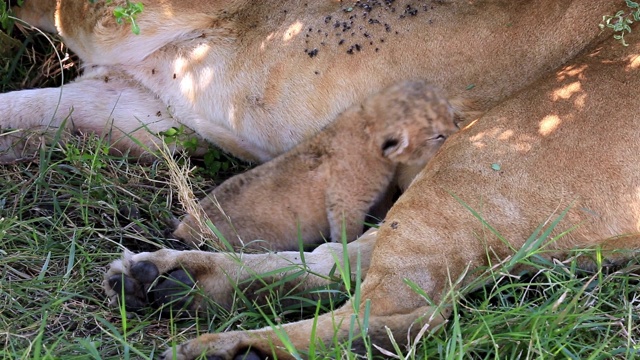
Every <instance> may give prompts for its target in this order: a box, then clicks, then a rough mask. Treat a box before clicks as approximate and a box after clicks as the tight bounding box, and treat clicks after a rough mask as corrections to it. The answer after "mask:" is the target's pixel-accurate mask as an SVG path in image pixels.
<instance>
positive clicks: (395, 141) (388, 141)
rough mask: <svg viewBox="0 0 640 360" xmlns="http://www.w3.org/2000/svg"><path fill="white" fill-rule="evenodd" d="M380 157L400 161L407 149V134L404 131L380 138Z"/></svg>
mask: <svg viewBox="0 0 640 360" xmlns="http://www.w3.org/2000/svg"><path fill="white" fill-rule="evenodd" d="M380 147H381V150H382V155H383V156H384V157H386V158H389V159H391V160H396V161H398V160H401V158H403V157H407V156H406V155H405V156H403V155H404V153H405V152H406V150H407V148H408V147H409V134H408V132H407V130H406V129H404V130H402V131H396V132H393V133H389V134H386V135H385V136H384V137H383V138H382V145H381V146H380Z"/></svg>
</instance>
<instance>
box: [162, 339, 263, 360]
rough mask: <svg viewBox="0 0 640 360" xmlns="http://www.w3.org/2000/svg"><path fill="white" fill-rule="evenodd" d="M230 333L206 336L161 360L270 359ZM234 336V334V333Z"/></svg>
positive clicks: (172, 349)
mask: <svg viewBox="0 0 640 360" xmlns="http://www.w3.org/2000/svg"><path fill="white" fill-rule="evenodd" d="M227 334H229V333H221V334H206V335H203V336H201V337H199V338H197V339H194V340H191V341H188V342H186V343H184V344H181V345H177V346H175V347H174V348H171V349H169V350H167V351H165V352H164V353H163V354H162V355H161V356H160V360H192V359H197V358H203V359H207V360H264V359H267V358H269V357H268V356H265V355H262V354H261V353H260V352H258V351H255V350H253V349H251V348H249V347H246V346H244V344H243V341H242V340H241V339H240V338H243V336H242V335H241V334H238V335H240V336H239V337H238V338H239V339H234V338H233V336H228V335H227ZM232 334H234V333H232Z"/></svg>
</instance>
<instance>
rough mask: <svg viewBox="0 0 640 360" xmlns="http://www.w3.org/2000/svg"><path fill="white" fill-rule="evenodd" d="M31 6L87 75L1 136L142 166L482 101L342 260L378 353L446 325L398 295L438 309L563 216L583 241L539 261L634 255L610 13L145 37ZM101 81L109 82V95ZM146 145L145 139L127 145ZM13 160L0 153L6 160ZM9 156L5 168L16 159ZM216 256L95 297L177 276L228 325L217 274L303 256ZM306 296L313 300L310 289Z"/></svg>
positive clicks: (635, 200)
mask: <svg viewBox="0 0 640 360" xmlns="http://www.w3.org/2000/svg"><path fill="white" fill-rule="evenodd" d="M26 3H27V5H28V8H27V9H28V10H25V11H24V12H22V13H20V14H19V15H20V16H24V17H25V18H28V19H33V21H42V24H44V25H50V22H51V19H54V20H53V21H55V26H56V29H57V30H58V31H59V32H60V33H61V34H63V36H64V37H65V40H66V41H67V42H68V43H69V44H70V45H71V47H72V48H73V49H74V50H76V51H78V53H79V54H80V56H81V57H82V58H83V59H84V60H85V61H86V64H87V72H86V73H85V75H84V76H83V77H82V78H81V79H79V80H77V81H76V82H74V83H72V84H69V85H68V86H67V87H66V88H65V90H64V91H63V95H62V101H61V103H60V111H59V113H57V114H55V113H54V112H53V110H52V109H55V105H56V104H57V99H58V97H59V92H58V91H57V90H54V89H40V90H31V91H21V92H14V93H8V94H1V95H0V104H2V106H3V111H2V113H1V115H0V116H1V118H0V127H2V128H7V127H9V128H27V129H30V128H37V127H39V126H42V127H46V126H52V127H54V128H55V127H58V126H60V125H61V121H62V119H64V118H65V117H67V115H68V111H69V109H71V108H72V107H73V109H74V113H73V114H72V117H73V120H74V121H73V123H74V124H75V125H76V126H78V127H79V128H81V130H82V131H85V132H86V131H95V132H97V133H101V134H111V135H112V139H114V140H118V141H117V142H116V143H115V144H114V150H116V151H121V152H124V151H131V152H132V153H133V154H136V155H142V154H143V153H144V152H145V149H142V148H140V147H139V146H137V145H136V142H133V141H129V139H128V138H127V135H130V136H134V137H137V138H138V139H139V140H140V141H141V142H142V143H143V144H147V145H152V144H154V142H156V141H158V139H157V138H156V137H155V135H154V132H157V131H159V130H165V129H166V128H167V127H170V126H174V124H179V123H182V124H184V125H186V126H187V127H189V128H192V129H193V130H194V131H195V132H196V133H197V134H199V135H200V136H202V137H203V138H204V139H207V140H209V141H212V142H214V143H216V144H218V145H220V146H222V147H223V148H224V149H226V150H228V151H230V152H232V153H234V154H236V155H238V156H244V157H246V158H253V159H259V160H267V159H270V158H273V157H275V156H276V155H278V154H281V153H282V152H284V151H286V150H288V149H290V148H292V147H293V146H295V145H296V144H298V143H299V142H300V141H301V140H302V139H304V138H307V137H309V136H311V135H312V134H314V133H316V132H317V131H319V129H321V128H323V127H324V126H325V125H326V124H327V123H328V122H329V121H330V120H331V119H333V118H334V117H335V116H336V115H337V114H338V113H340V112H341V111H343V110H344V109H346V108H347V107H348V106H350V105H352V104H354V103H357V102H360V101H362V100H363V99H365V98H366V97H367V96H368V95H370V94H372V93H375V92H377V91H379V90H380V89H382V88H384V87H386V86H388V85H389V84H391V83H395V82H398V81H401V80H406V79H410V78H424V79H427V80H428V81H429V82H431V83H433V84H435V85H436V86H439V87H441V88H443V89H444V91H445V95H446V96H447V97H474V98H477V99H478V104H479V105H480V106H481V107H482V109H483V110H489V111H488V113H487V114H485V115H484V116H483V117H482V118H480V119H479V120H478V121H476V122H474V123H473V124H472V125H470V126H468V127H466V128H465V129H464V130H462V131H460V132H458V133H457V134H455V135H454V136H452V137H451V138H450V139H449V140H448V141H447V142H446V143H445V145H444V146H443V147H442V148H441V150H440V152H439V153H438V155H437V156H435V157H434V159H433V160H432V161H431V162H430V163H429V165H428V166H427V167H426V168H425V169H424V170H423V171H422V172H421V173H420V175H419V177H418V178H416V179H415V180H414V181H413V182H412V184H411V186H410V187H409V188H408V190H407V191H406V193H405V194H404V195H403V196H402V197H401V198H400V200H399V201H398V202H397V203H396V204H395V205H394V207H393V208H392V210H391V211H390V213H389V215H388V216H387V218H386V221H385V223H384V225H383V226H382V227H381V229H380V230H379V232H378V233H377V234H376V232H375V231H372V232H370V233H368V234H366V236H364V237H361V238H360V239H358V240H356V241H354V242H352V243H350V244H348V247H347V251H348V252H349V254H347V255H348V256H349V258H350V259H351V260H353V259H354V258H357V254H358V253H360V254H361V258H362V261H363V263H365V264H367V267H365V272H366V278H365V281H364V283H363V285H362V294H361V301H362V303H361V304H355V307H356V308H358V309H363V308H364V304H365V303H364V302H365V301H370V309H371V310H370V314H369V316H370V319H369V336H370V337H371V341H372V343H374V344H377V345H380V346H382V347H388V346H389V339H388V336H387V335H386V333H385V331H384V330H385V327H388V328H389V330H390V331H391V332H392V333H393V334H394V335H395V339H396V340H398V341H403V340H404V339H406V338H407V333H408V332H409V331H410V329H412V331H414V332H415V331H416V330H417V329H419V328H420V326H421V325H424V324H429V325H430V326H434V325H436V324H437V323H439V322H442V321H443V320H444V319H445V318H446V316H447V315H448V313H447V312H446V311H443V312H439V311H437V309H433V308H431V307H429V306H428V304H426V302H425V301H424V299H423V298H422V297H421V296H419V295H417V294H416V293H414V292H413V291H412V290H411V289H410V288H409V287H408V286H407V285H406V282H405V279H409V280H411V281H413V282H415V283H416V284H417V285H419V286H420V287H421V288H422V289H424V291H425V292H426V294H427V295H429V297H430V298H431V299H433V300H434V301H435V302H438V301H440V300H442V297H443V294H444V293H446V292H447V291H448V290H450V288H451V285H450V279H457V278H462V279H463V283H467V282H469V281H471V280H472V279H473V277H472V276H470V275H467V276H465V270H466V269H469V268H471V269H472V268H475V267H478V266H485V265H488V264H489V263H495V262H496V261H499V260H502V259H504V258H506V257H508V256H509V255H511V254H512V253H513V251H514V249H518V248H520V247H521V246H522V245H523V241H524V240H525V239H526V238H527V237H529V236H530V235H531V234H532V233H533V232H534V230H535V229H536V228H537V226H538V225H539V224H540V223H543V222H545V221H546V220H547V219H548V218H549V216H553V215H554V214H558V212H559V211H560V210H562V209H566V208H569V207H570V211H569V212H568V214H567V216H566V217H565V218H564V220H563V221H562V222H561V223H560V224H559V227H558V230H557V231H556V234H557V233H558V232H560V231H563V230H567V229H569V228H571V227H572V226H575V225H578V227H577V229H575V230H573V231H572V232H570V233H569V234H567V235H565V236H563V237H560V238H559V239H558V240H557V241H555V242H553V243H550V244H548V245H547V250H549V251H548V252H546V253H545V256H547V257H548V258H552V257H554V258H555V257H558V258H562V257H564V256H565V254H566V252H567V251H568V250H570V249H572V248H574V247H588V246H602V248H603V249H604V250H605V255H607V258H608V259H609V260H610V261H615V260H616V259H620V258H624V256H625V253H624V252H623V251H622V250H624V249H631V250H636V249H638V247H639V245H640V243H639V240H640V238H639V236H638V232H639V231H640V229H639V226H640V225H639V224H640V215H639V214H640V198H639V195H638V189H639V188H640V165H638V162H637V161H636V160H637V156H638V155H637V154H639V153H640V141H639V140H640V118H639V116H638V113H637V111H636V108H635V105H634V104H637V103H638V100H640V99H639V95H638V91H637V89H638V88H640V76H639V75H640V74H639V73H638V68H639V67H640V65H639V64H640V61H639V60H638V59H639V56H640V55H639V54H640V47H639V46H638V45H637V43H634V42H633V41H636V42H637V41H638V39H637V37H633V36H630V37H629V39H628V41H630V42H632V44H633V45H632V46H630V47H628V48H623V47H621V46H620V45H619V44H618V43H613V42H611V43H609V44H607V45H606V46H604V47H602V48H599V47H594V46H595V45H596V44H597V43H598V42H599V38H598V34H599V30H598V29H597V26H596V24H597V23H598V22H599V21H600V19H601V17H602V15H603V14H606V13H613V12H614V11H615V10H617V9H616V5H617V4H615V3H614V2H611V1H608V0H596V1H582V0H575V1H556V0H531V1H499V0H496V1H490V0H487V1H462V0H461V1H434V2H431V1H429V2H421V3H420V5H427V7H428V9H427V10H426V11H423V10H422V7H420V8H419V12H418V13H417V15H415V16H412V15H410V14H404V13H402V12H403V9H405V6H406V5H407V4H408V2H405V1H395V2H394V4H396V5H395V8H396V9H397V11H396V12H392V11H391V10H390V8H391V7H393V6H391V7H387V8H389V10H387V8H385V7H384V6H382V7H376V8H374V9H373V10H371V11H365V10H364V9H363V8H361V7H359V6H356V5H355V3H347V2H341V1H307V2H304V1H285V0H280V1H269V2H256V1H248V0H245V1H241V0H237V1H224V2H223V1H214V0H210V1H202V0H199V1H196V0H193V1H188V0H185V1H183V0H180V1H178V0H173V1H170V0H156V1H152V0H150V1H147V2H145V5H147V7H146V10H145V12H144V13H143V14H142V15H141V16H140V18H139V20H140V25H141V28H142V29H143V33H142V35H141V36H139V37H136V36H134V35H132V34H131V33H130V31H129V29H128V28H127V27H126V26H124V27H121V26H117V25H116V24H115V23H114V21H113V19H112V18H111V15H110V11H109V9H108V8H106V7H100V8H97V7H91V6H85V5H86V4H87V2H86V1H84V0H58V4H57V11H56V13H55V15H53V14H52V12H53V9H54V8H55V6H54V5H51V4H54V3H56V2H55V1H52V0H44V1H42V2H38V0H26ZM116 3H117V1H116ZM362 3H363V2H361V3H360V4H362ZM36 4H38V5H36ZM39 4H42V5H41V7H39ZM348 7H351V8H352V11H345V10H347V8H348ZM36 10H42V11H36ZM365 12H366V13H367V18H366V19H365V18H364V13H365ZM399 12H400V13H399ZM400 15H404V16H403V17H401V16H400ZM351 16H357V17H354V18H353V19H350V17H351ZM327 19H328V21H327ZM367 19H375V20H378V23H375V22H373V23H369V21H368V20H367ZM352 20H353V24H352V23H351V21H352ZM335 22H338V27H334V23H335ZM385 23H386V24H387V25H389V31H387V29H386V28H385V26H384V24H385ZM343 24H345V25H343ZM145 29H146V30H145ZM343 29H344V31H343ZM318 30H319V32H318ZM325 33H326V34H327V36H326V37H325V36H324V34H325ZM365 33H366V34H367V35H368V36H365ZM635 33H636V32H635V31H634V33H633V34H635ZM352 34H353V35H352ZM340 40H344V42H343V43H342V44H341V43H340ZM382 40H384V42H383V41H382ZM355 45H360V50H359V51H358V50H357V48H356V47H355ZM316 49H317V53H316V52H315V51H314V50H316ZM349 49H351V54H350V53H348V51H349ZM376 49H378V50H377V51H376ZM581 52H584V53H585V54H584V56H582V57H580V58H577V59H574V58H575V57H576V54H578V53H581ZM572 59H574V60H572ZM567 61H570V62H569V63H568V65H565V66H563V67H561V68H560V69H559V70H552V69H556V68H558V67H559V66H560V65H562V64H564V63H566V62H567ZM105 76H107V77H109V78H113V79H114V81H109V82H108V83H105V82H104V81H103V79H104V77H105ZM522 89H524V90H522ZM519 90H522V92H520V93H518V91H519ZM98 95H100V96H98ZM507 98H508V99H507ZM505 99H507V100H506V101H505ZM496 105H497V106H496ZM25 109H27V110H28V111H25ZM158 111H160V112H161V116H156V117H155V118H154V116H155V114H156V113H157V112H158ZM140 125H145V127H146V128H148V129H150V130H151V131H152V132H151V133H149V132H148V131H138V130H137V129H138V128H139V127H140ZM0 139H2V138H0ZM5 139H6V138H5ZM0 141H3V140H0ZM7 143H8V144H7ZM10 144H11V141H5V144H4V145H5V148H6V147H8V145H10ZM28 145H29V144H28V142H27V143H25V149H26V150H28V149H29V146H28ZM17 150H20V149H17ZM17 150H16V149H14V153H13V154H10V155H9V156H21V155H22V154H23V153H22V151H17ZM26 150H25V151H26ZM493 164H497V165H499V170H496V169H498V167H497V166H494V167H493V168H492V165H493ZM408 178H409V179H410V178H411V177H408ZM407 181H408V180H407ZM452 194H456V195H458V196H459V197H460V198H461V199H462V200H464V202H466V203H467V204H469V205H470V206H471V207H473V208H474V209H476V210H477V211H478V212H479V213H480V214H481V215H482V216H483V217H484V218H485V219H486V221H487V222H488V223H489V224H491V225H492V226H493V227H494V228H495V229H497V230H498V231H499V232H500V233H501V234H502V236H503V237H504V239H507V240H508V242H509V243H508V244H506V243H504V242H503V241H501V240H500V239H498V238H497V237H496V236H495V235H494V234H493V233H492V232H491V231H489V230H488V229H487V227H486V226H485V225H483V223H481V222H480V221H478V219H477V218H475V217H474V216H472V215H471V213H470V212H469V211H468V210H467V209H465V208H464V207H463V206H462V205H461V202H460V201H458V200H457V199H456V198H454V197H453V196H452ZM361 241H363V242H361ZM341 249H342V247H341V245H340V244H335V243H327V244H323V245H321V246H320V247H319V248H318V249H316V250H315V251H313V252H312V253H309V254H305V259H310V258H312V259H313V261H314V262H313V264H312V265H313V270H312V271H314V274H320V275H322V274H325V275H326V274H328V273H329V272H330V271H331V269H332V267H333V265H334V259H335V258H338V259H342V257H341V256H337V257H334V256H329V255H328V254H330V253H332V252H335V253H338V254H339V253H340V252H341V251H342V250H341ZM227 256H228V255H225V254H220V253H205V252H176V251H166V250H163V251H159V252H155V253H142V254H136V255H128V256H127V257H125V259H124V260H122V261H118V262H115V263H114V264H113V265H112V267H111V269H110V270H109V272H108V273H107V279H106V280H105V283H104V284H105V289H106V290H107V294H108V295H109V296H110V298H111V299H112V300H115V299H116V298H117V296H119V295H120V294H121V293H120V292H118V291H114V289H113V287H112V285H113V283H114V282H113V281H112V280H113V278H114V277H116V278H119V277H120V276H121V275H125V276H126V277H130V278H131V279H133V281H134V282H135V283H137V282H139V281H141V280H140V279H139V278H136V276H135V273H134V269H135V268H136V265H138V264H142V263H148V264H153V265H154V266H155V267H156V268H157V269H158V270H159V271H160V272H161V273H166V272H169V271H172V270H174V269H185V270H187V271H189V272H190V273H192V274H194V279H195V280H196V281H197V284H198V286H200V287H201V288H202V289H203V291H205V292H206V293H207V294H209V295H210V296H211V297H213V298H217V299H221V303H222V304H224V305H228V304H229V302H228V301H229V299H230V298H231V296H230V291H232V289H233V287H232V286H231V285H230V282H229V281H230V280H229V278H227V276H226V274H233V275H235V276H237V279H238V280H240V279H243V278H247V277H248V274H250V273H252V272H258V273H262V272H265V273H266V272H269V271H270V270H274V269H276V268H278V267H281V266H282V264H283V263H286V264H290V263H291V262H293V263H296V262H300V254H299V253H298V252H284V253H281V254H264V255H259V254H254V255H247V254H243V255H241V256H240V259H242V260H243V261H246V262H242V263H240V264H239V263H238V262H236V261H230V260H226V261H225V259H228V257H227ZM367 269H368V271H367ZM283 276H286V274H284V275H283ZM154 280H155V279H154ZM234 280H235V279H234ZM313 281H317V282H320V283H321V281H320V280H318V279H316V278H315V275H314V276H311V282H313ZM143 285H145V287H146V286H150V283H149V284H143ZM127 295H128V294H127ZM196 300H197V299H196ZM225 301H226V302H225ZM197 304H198V301H195V303H194V305H197ZM353 308H354V306H353V304H347V305H345V306H344V307H342V308H340V309H338V310H336V311H334V312H332V313H331V314H326V315H323V316H320V317H319V318H318V319H317V322H314V321H313V320H307V321H301V322H296V323H292V324H287V325H284V326H283V327H282V329H283V330H284V331H286V332H287V334H288V336H289V338H290V339H291V342H292V344H293V345H294V346H295V347H296V348H298V349H301V350H304V349H306V348H308V346H309V340H310V337H311V334H312V333H314V332H315V335H316V338H317V340H318V341H322V342H324V343H325V344H327V345H330V344H332V341H331V339H332V337H333V336H334V335H335V336H337V337H339V338H340V339H345V338H346V337H347V336H348V326H349V324H350V322H351V321H350V318H351V316H352V315H353ZM336 326H338V329H337V330H338V331H337V334H335V333H334V329H335V327H336ZM270 344H274V345H275V347H271V346H270ZM279 345H280V344H279V342H278V340H277V339H276V336H275V335H274V332H273V330H272V329H269V328H267V329H262V330H257V331H250V332H226V333H220V334H208V335H203V336H201V337H199V338H197V339H195V340H193V341H190V342H188V343H186V344H183V345H180V346H179V347H178V348H177V349H176V353H177V358H178V359H181V360H184V359H194V358H196V357H198V356H200V355H201V354H203V353H207V354H209V355H213V356H215V355H218V356H220V358H222V359H233V358H234V357H235V355H236V354H237V352H238V351H240V350H243V349H246V348H247V347H252V348H253V349H254V350H255V351H257V352H260V353H271V352H272V351H275V352H276V353H277V355H278V358H280V359H288V358H291V355H290V354H288V353H287V352H286V351H285V350H284V349H283V348H282V347H279ZM354 346H355V347H356V348H358V346H359V344H358V343H357V342H356V343H354ZM165 358H170V353H167V354H166V355H165Z"/></svg>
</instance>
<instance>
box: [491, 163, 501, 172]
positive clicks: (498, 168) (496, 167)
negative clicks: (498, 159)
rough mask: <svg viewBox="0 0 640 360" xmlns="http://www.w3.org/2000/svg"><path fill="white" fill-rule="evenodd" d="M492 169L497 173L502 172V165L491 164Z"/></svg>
mask: <svg viewBox="0 0 640 360" xmlns="http://www.w3.org/2000/svg"><path fill="white" fill-rule="evenodd" d="M491 169H493V170H495V171H500V164H497V163H493V164H491Z"/></svg>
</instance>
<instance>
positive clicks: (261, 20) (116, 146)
mask: <svg viewBox="0 0 640 360" xmlns="http://www.w3.org/2000/svg"><path fill="white" fill-rule="evenodd" d="M118 5H121V6H126V1H125V0H114V1H109V2H107V1H95V2H93V4H92V2H90V1H88V0H25V1H24V4H23V5H22V7H14V8H13V9H14V11H15V14H16V15H17V16H18V17H20V18H22V19H24V20H25V21H27V22H29V23H31V24H33V25H35V26H39V27H40V28H42V29H45V30H48V31H52V32H58V33H59V34H60V35H61V36H62V37H63V39H64V41H65V42H66V44H67V45H68V46H69V47H70V48H71V49H72V50H73V51H75V52H76V53H77V54H78V55H79V56H80V58H81V59H82V61H83V68H84V74H83V75H82V76H81V77H80V78H78V79H77V80H75V81H74V82H72V83H70V84H67V85H65V87H64V89H63V91H62V92H60V90H59V89H34V90H24V91H17V92H11V93H6V94H0V104H2V105H1V106H2V108H1V110H2V111H0V129H2V130H7V129H12V130H21V131H18V132H16V131H12V132H11V133H10V134H5V135H3V136H0V153H3V154H2V155H0V161H11V160H14V159H15V158H21V157H29V156H30V155H31V154H32V153H33V149H34V147H35V146H37V145H39V144H40V143H41V141H42V137H44V138H45V139H46V138H48V137H54V136H53V135H52V134H53V133H55V132H56V130H57V129H58V128H59V127H60V126H64V127H65V128H66V129H68V130H71V131H75V132H80V133H97V134H102V135H104V136H105V138H106V139H107V140H109V141H110V142H111V151H113V152H115V153H127V154H129V155H130V156H132V157H141V156H144V154H145V153H147V152H149V151H153V150H155V149H157V146H158V145H156V144H157V142H159V141H161V139H160V138H159V137H158V136H157V135H158V134H159V133H161V132H163V131H166V130H168V129H170V128H172V127H180V126H181V125H184V126H186V127H187V128H189V129H192V130H193V131H194V133H195V134H196V135H198V136H200V137H202V138H203V139H206V140H208V141H210V142H213V143H214V144H216V145H218V146H220V147H222V148H223V149H224V150H226V151H228V152H230V153H232V154H234V155H236V156H238V157H241V158H244V159H247V160H259V161H266V160H269V159H271V158H273V157H275V156H277V155H279V154H281V153H283V152H284V151H286V150H288V149H290V148H292V147H293V146H294V145H296V144H298V143H299V142H300V141H301V140H303V139H305V138H308V137H310V136H311V135H313V134H315V133H316V132H318V131H319V130H320V129H321V128H323V127H324V126H326V125H327V124H328V123H329V122H330V121H331V120H333V119H334V118H335V117H336V116H337V114H338V113H340V112H342V111H344V110H345V109H346V108H347V107H349V106H351V105H352V104H355V103H358V102H361V101H363V100H364V99H365V98H366V97H367V96H369V95H371V94H373V93H375V92H377V91H380V90H381V89H383V88H384V87H386V86H389V85H391V84H393V83H397V82H399V81H402V80H407V79H412V78H413V79H415V78H422V79H426V80H427V81H429V82H430V83H432V84H434V85H435V86H438V87H440V88H442V89H443V90H444V93H445V96H446V97H448V98H468V97H473V98H475V99H477V105H478V106H479V107H480V110H482V109H487V108H489V107H491V106H493V105H495V104H497V103H499V102H500V101H501V100H503V99H504V98H505V97H507V96H508V95H510V94H512V93H513V92H514V91H516V90H518V89H520V88H522V87H523V86H525V85H526V84H528V83H530V82H531V81H533V80H534V79H536V78H538V77H539V76H540V75H541V74H543V73H545V72H546V71H548V70H549V69H552V68H555V67H557V66H559V65H560V64H562V63H564V62H565V61H567V60H568V59H571V58H572V57H573V56H575V54H576V53H578V52H580V51H581V50H582V49H583V48H584V47H585V46H586V45H587V44H588V43H589V42H591V41H592V40H593V39H594V37H596V36H597V34H598V33H599V31H598V29H597V27H596V26H594V23H597V21H599V20H600V19H601V17H602V15H603V14H605V13H611V12H613V11H614V10H615V6H614V4H611V0H598V1H590V2H589V4H588V5H587V4H585V3H584V2H583V1H578V0H575V1H562V2H558V1H555V0H536V1H535V2H530V1H529V2H520V1H509V2H505V1H478V2H469V1H394V2H390V3H388V4H387V3H386V2H382V1H361V2H359V3H351V2H342V1H328V0H322V1H306V2H303V1H297V0H286V1H278V2H273V1H260V2H259V1H250V0H233V1H215V0H147V1H144V5H145V8H144V11H143V12H142V13H140V14H138V15H137V17H136V22H137V24H138V25H139V27H140V29H141V32H140V35H135V34H133V33H132V31H131V28H130V26H128V25H123V24H118V23H117V22H116V19H115V18H114V16H113V9H114V7H115V6H118ZM523 8H526V11H523V10H524V9H523ZM585 19H592V21H586V20H585ZM460 24H464V26H461V25H460ZM34 133H35V134H34ZM40 134H44V135H45V136H35V135H40ZM409 178H410V177H409ZM409 178H407V181H408V180H409Z"/></svg>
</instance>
